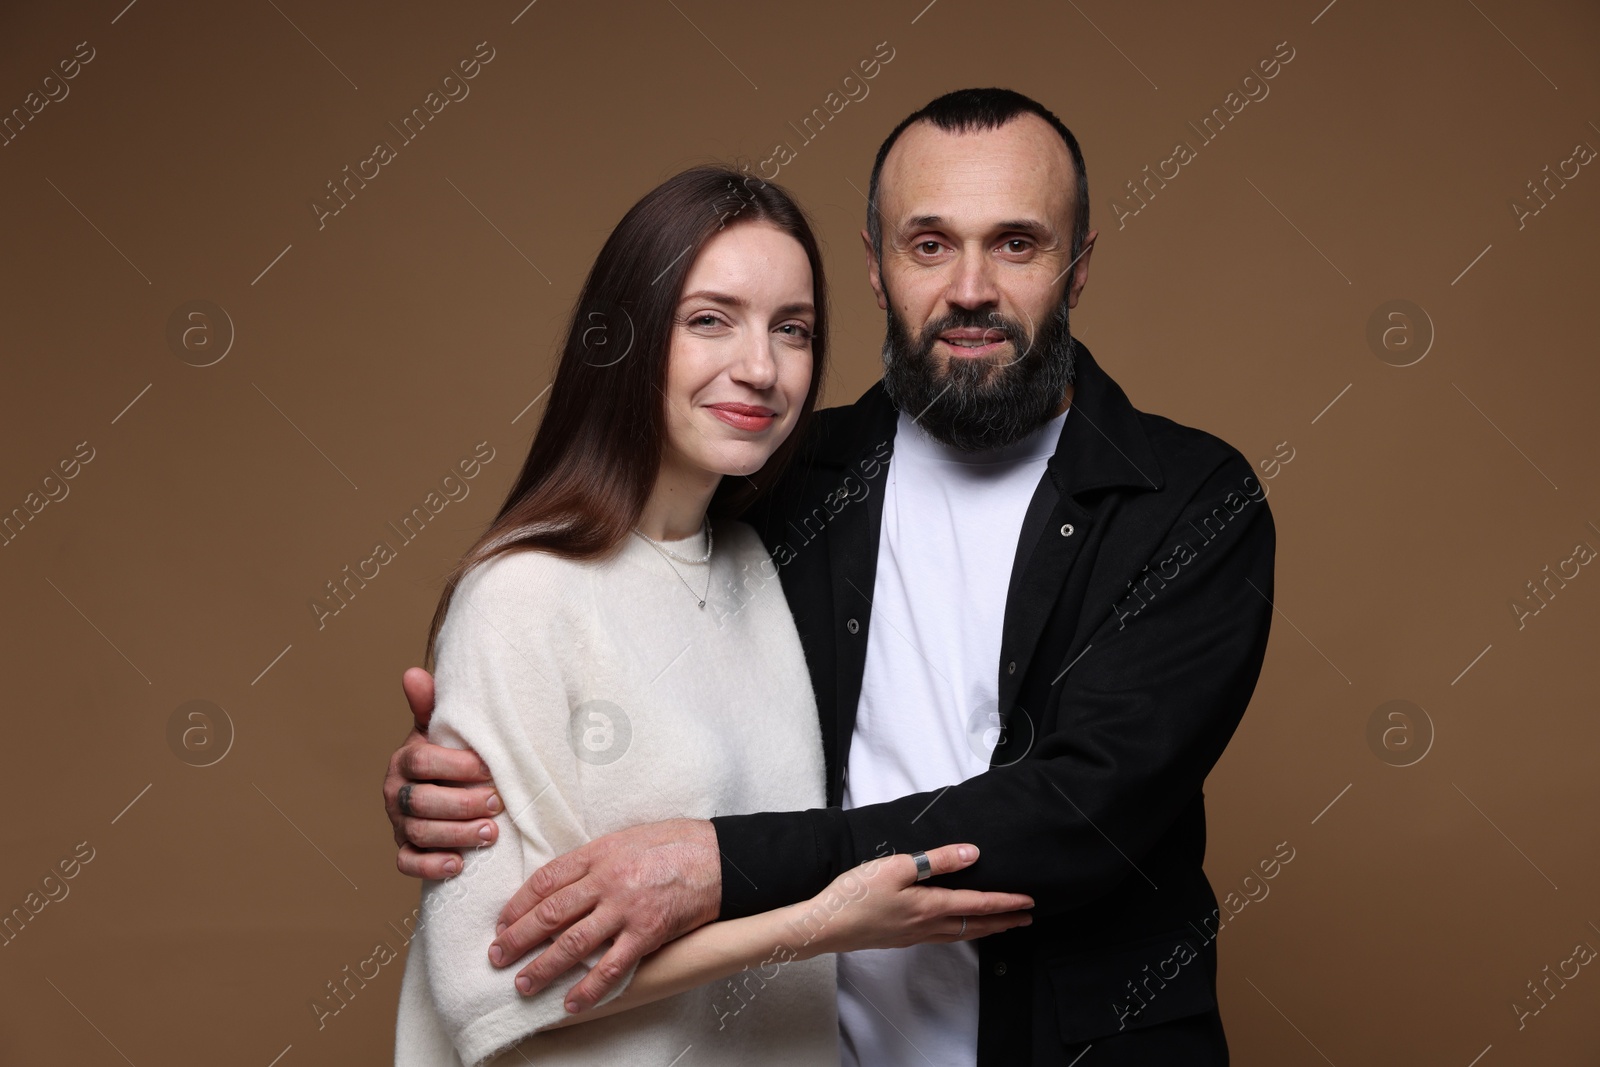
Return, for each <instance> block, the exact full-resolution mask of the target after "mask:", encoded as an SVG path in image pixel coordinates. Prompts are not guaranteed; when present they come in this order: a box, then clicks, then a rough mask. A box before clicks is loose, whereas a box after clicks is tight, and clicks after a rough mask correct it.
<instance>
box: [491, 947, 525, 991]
mask: <svg viewBox="0 0 1600 1067" xmlns="http://www.w3.org/2000/svg"><path fill="white" fill-rule="evenodd" d="M504 955H505V953H503V952H501V951H500V946H499V945H490V946H489V962H490V963H492V964H494V965H495V966H496V967H498V966H500V959H501V957H502V956H504ZM517 981H518V982H519V983H520V982H521V981H522V979H520V978H519V979H517Z"/></svg>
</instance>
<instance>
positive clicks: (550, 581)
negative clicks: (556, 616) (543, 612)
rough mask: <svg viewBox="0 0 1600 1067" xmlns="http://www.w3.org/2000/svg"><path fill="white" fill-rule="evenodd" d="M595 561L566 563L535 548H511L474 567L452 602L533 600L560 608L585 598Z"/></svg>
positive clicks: (458, 587) (566, 559)
mask: <svg viewBox="0 0 1600 1067" xmlns="http://www.w3.org/2000/svg"><path fill="white" fill-rule="evenodd" d="M596 566H597V563H596V561H591V560H577V559H569V558H567V557H565V556H559V555H557V554H555V553H554V552H547V551H545V550H543V549H538V548H510V549H506V550H505V551H502V552H500V553H498V554H497V555H495V556H492V557H491V558H489V559H487V560H485V561H483V562H481V563H477V564H475V565H473V566H472V567H471V568H470V569H468V571H467V572H466V573H465V574H464V575H462V577H461V580H460V581H459V582H458V583H457V584H456V590H455V593H454V594H453V597H452V600H453V601H460V600H467V599H470V600H472V601H473V602H474V603H477V604H480V605H487V604H492V603H495V602H505V601H517V602H523V603H525V602H526V601H527V599H528V598H529V597H536V598H538V599H539V601H541V602H542V603H546V604H551V605H555V604H559V603H561V602H563V601H566V600H574V599H577V598H580V597H586V596H587V595H588V592H589V589H590V585H591V582H592V580H593V573H594V570H595V568H596Z"/></svg>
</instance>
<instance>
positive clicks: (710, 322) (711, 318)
mask: <svg viewBox="0 0 1600 1067" xmlns="http://www.w3.org/2000/svg"><path fill="white" fill-rule="evenodd" d="M689 325H690V326H700V327H706V328H709V327H712V326H720V325H722V320H721V319H719V318H717V317H716V316H715V315H710V314H706V315H696V316H694V317H693V318H692V319H690V320H689Z"/></svg>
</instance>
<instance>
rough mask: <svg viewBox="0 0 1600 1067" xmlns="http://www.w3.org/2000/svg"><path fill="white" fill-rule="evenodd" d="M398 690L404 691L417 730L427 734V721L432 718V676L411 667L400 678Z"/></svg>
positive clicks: (420, 669)
mask: <svg viewBox="0 0 1600 1067" xmlns="http://www.w3.org/2000/svg"><path fill="white" fill-rule="evenodd" d="M400 688H401V689H403V690H405V694H406V703H407V704H410V705H411V717H412V718H413V719H415V720H416V722H417V729H419V730H421V731H422V732H423V733H427V732H428V720H429V719H431V718H433V675H431V674H429V673H428V672H427V671H425V670H423V669H422V668H421V667H412V668H411V669H409V670H407V671H406V672H405V673H404V674H402V675H401V676H400Z"/></svg>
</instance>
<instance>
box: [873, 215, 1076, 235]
mask: <svg viewBox="0 0 1600 1067" xmlns="http://www.w3.org/2000/svg"><path fill="white" fill-rule="evenodd" d="M946 221H948V220H946V219H945V217H944V216H943V215H913V216H912V217H911V218H909V219H907V220H906V221H905V225H904V226H903V227H901V229H902V231H909V230H921V229H928V228H932V229H938V228H940V227H942V226H943V225H944V224H945V222H946ZM993 229H996V230H1007V231H1009V230H1021V231H1022V232H1024V233H1037V234H1051V233H1055V227H1053V226H1051V225H1050V224H1049V223H1048V222H1044V221H1043V220H1041V219H1030V218H1019V219H1002V220H1001V221H1000V222H997V223H995V224H994V226H993Z"/></svg>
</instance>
